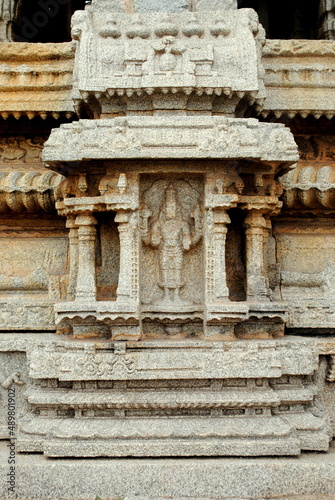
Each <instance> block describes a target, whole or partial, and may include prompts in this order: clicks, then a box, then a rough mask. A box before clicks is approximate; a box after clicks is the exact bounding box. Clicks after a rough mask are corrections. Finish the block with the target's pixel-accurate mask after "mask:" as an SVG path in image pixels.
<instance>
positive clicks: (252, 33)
mask: <svg viewBox="0 0 335 500" xmlns="http://www.w3.org/2000/svg"><path fill="white" fill-rule="evenodd" d="M155 5H157V4H155ZM158 5H159V4H158ZM169 5H171V6H173V3H171V2H169ZM72 33H73V36H74V38H75V39H77V40H78V48H77V52H76V62H75V82H74V84H75V90H76V103H77V106H79V104H80V102H81V101H82V100H84V101H85V102H86V103H87V105H88V106H91V105H92V106H93V107H92V112H93V113H95V114H96V113H98V114H100V115H101V114H102V115H103V116H108V115H113V114H114V113H115V111H116V107H115V106H116V103H115V101H114V100H113V99H112V100H111V99H110V98H111V97H114V96H117V97H115V99H117V106H120V103H122V104H123V106H124V107H125V108H127V106H128V103H129V100H130V103H129V105H130V106H131V110H132V113H134V112H135V111H136V110H137V111H138V112H141V111H143V109H142V104H141V101H142V99H138V97H137V96H138V95H139V94H140V95H142V94H143V95H146V94H147V95H148V96H149V97H150V99H148V101H149V102H150V101H151V102H152V104H151V106H152V107H151V109H152V113H158V112H166V110H169V109H170V110H171V108H172V111H171V113H172V114H173V113H175V110H177V109H179V110H181V111H183V112H184V113H186V109H187V106H186V102H187V101H186V99H185V98H184V96H186V97H187V96H191V98H192V97H193V96H194V95H207V94H208V95H211V96H212V106H214V107H219V106H221V109H220V112H221V113H226V114H228V113H230V114H231V110H229V109H225V107H226V108H227V106H229V105H231V104H232V103H233V108H234V110H233V112H234V111H235V109H236V107H237V105H238V104H239V103H240V104H241V107H242V108H243V107H245V108H246V107H247V105H248V103H249V104H250V105H253V104H254V103H255V102H256V100H257V102H260V100H261V99H263V98H264V97H265V94H264V84H263V78H262V74H263V73H262V66H261V47H262V44H263V43H264V33H263V30H262V28H261V26H260V25H259V24H258V18H257V16H256V15H255V13H254V12H253V11H252V10H250V9H244V10H230V11H222V12H215V14H214V18H213V13H211V12H205V11H202V12H199V13H197V14H195V13H185V14H183V15H181V14H171V15H170V16H168V15H167V14H165V15H163V17H162V15H161V14H159V13H157V14H154V13H153V14H143V15H142V16H139V15H128V14H126V15H121V14H120V15H113V16H109V17H108V16H107V17H106V15H102V14H101V11H99V10H96V8H95V6H94V5H93V6H92V9H90V10H89V11H87V12H82V11H79V12H77V13H76V14H75V15H74V17H73V18H72ZM251 61H252V63H251ZM169 94H170V95H169ZM134 96H135V97H134ZM231 98H233V100H232V101H231ZM96 100H98V102H99V105H100V110H99V107H96V106H95V104H94V102H96ZM242 100H243V102H241V101H242ZM172 102H173V103H174V105H173V106H171V103H172ZM136 103H138V106H139V107H138V108H136ZM169 103H170V104H169ZM93 108H94V109H93ZM242 108H241V109H242Z"/></svg>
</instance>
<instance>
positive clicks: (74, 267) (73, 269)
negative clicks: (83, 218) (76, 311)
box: [66, 215, 78, 300]
mask: <svg viewBox="0 0 335 500" xmlns="http://www.w3.org/2000/svg"><path fill="white" fill-rule="evenodd" d="M75 220H76V217H75V216H74V215H70V216H68V218H67V221H66V227H67V229H69V284H68V291H67V295H68V299H70V300H74V299H75V296H76V284H77V274H78V227H77V226H76V222H75Z"/></svg>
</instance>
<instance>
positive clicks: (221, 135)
mask: <svg viewBox="0 0 335 500" xmlns="http://www.w3.org/2000/svg"><path fill="white" fill-rule="evenodd" d="M117 158H120V159H121V158H125V159H135V158H137V159H139V158H176V159H179V158H191V159H195V158H218V159H238V158H250V159H255V160H258V161H264V162H280V163H283V162H284V163H285V162H287V163H290V164H293V163H294V162H295V161H297V160H298V154H297V146H296V144H295V142H294V139H293V136H292V134H291V133H290V131H289V129H288V128H286V127H284V126H283V125H281V124H274V123H271V124H269V123H260V122H258V121H257V120H255V119H234V118H226V117H209V116H192V117H179V118H178V120H176V119H175V118H172V117H171V118H169V117H146V116H145V117H144V116H142V117H135V116H129V117H127V118H114V119H101V120H94V121H93V120H80V121H79V122H74V123H72V124H64V125H61V126H60V128H58V129H54V130H53V131H52V133H51V136H50V138H49V139H48V140H47V142H46V143H45V148H44V150H43V160H44V161H45V162H46V163H47V164H48V165H50V166H52V167H54V168H55V169H57V168H58V169H59V167H60V166H61V165H58V166H57V165H56V164H57V162H58V163H59V164H61V162H70V161H73V162H78V161H80V160H84V159H85V160H89V159H94V160H99V159H102V160H105V159H117Z"/></svg>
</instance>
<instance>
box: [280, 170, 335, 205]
mask: <svg viewBox="0 0 335 500" xmlns="http://www.w3.org/2000/svg"><path fill="white" fill-rule="evenodd" d="M280 181H281V183H282V185H283V187H284V194H283V200H284V204H285V206H286V207H287V208H289V209H298V210H299V209H319V210H320V209H321V210H322V209H323V210H324V209H328V210H334V209H335V167H334V166H332V167H331V166H325V165H322V166H301V165H298V166H297V167H296V168H295V169H294V170H291V171H290V172H288V173H287V174H285V175H283V176H282V177H281V179H280Z"/></svg>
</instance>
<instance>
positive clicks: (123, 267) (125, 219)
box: [115, 210, 139, 303]
mask: <svg viewBox="0 0 335 500" xmlns="http://www.w3.org/2000/svg"><path fill="white" fill-rule="evenodd" d="M115 222H117V223H118V224H119V228H118V229H119V237H120V274H119V285H118V289H117V298H118V299H117V300H118V301H121V302H128V303H129V302H135V301H136V302H137V301H138V283H139V278H138V276H139V264H138V260H139V249H138V246H139V242H138V234H137V233H138V231H137V232H136V229H137V226H138V223H137V212H132V211H128V210H119V211H118V212H117V215H116V217H115Z"/></svg>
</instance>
